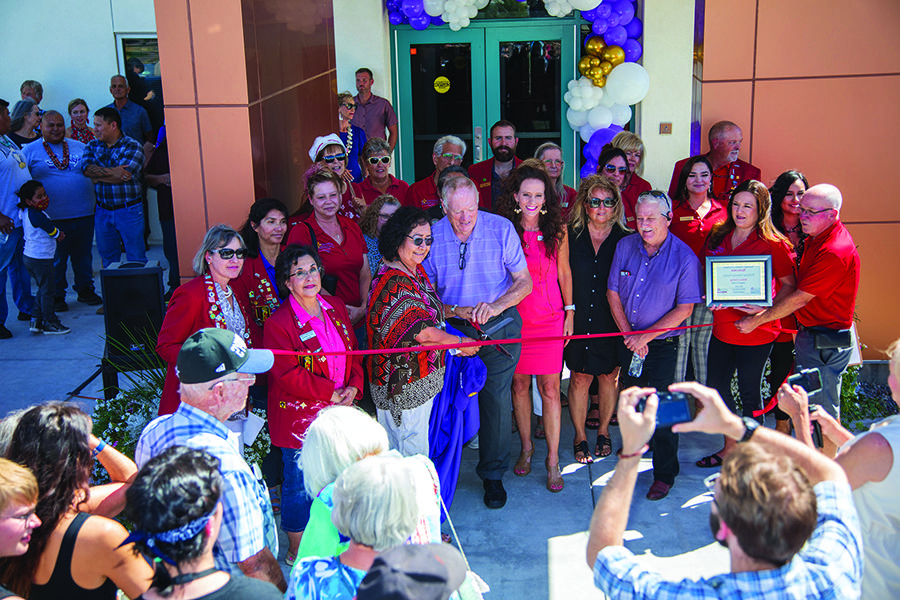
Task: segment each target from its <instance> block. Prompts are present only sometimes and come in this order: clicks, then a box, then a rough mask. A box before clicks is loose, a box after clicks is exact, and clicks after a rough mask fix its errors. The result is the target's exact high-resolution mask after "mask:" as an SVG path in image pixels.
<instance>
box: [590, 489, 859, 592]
mask: <svg viewBox="0 0 900 600" xmlns="http://www.w3.org/2000/svg"><path fill="white" fill-rule="evenodd" d="M814 489H815V492H816V502H817V504H818V512H819V521H818V525H817V526H816V529H815V531H814V532H813V534H812V537H810V539H809V541H808V542H807V544H806V545H805V546H804V547H803V549H802V550H801V551H800V552H799V553H798V554H797V555H796V556H794V558H793V559H792V560H791V562H789V563H788V564H786V565H784V566H783V567H781V568H778V569H769V570H766V571H748V572H743V573H728V574H725V575H716V576H715V577H710V578H709V579H700V580H699V581H694V580H691V579H682V580H681V581H668V580H666V579H664V578H663V577H661V576H660V575H659V574H657V573H654V572H652V571H648V570H647V569H646V568H645V567H644V566H643V565H642V564H641V562H640V561H639V560H638V559H637V558H636V557H635V556H634V555H633V554H632V553H631V552H630V551H629V550H627V549H625V548H624V547H622V546H608V547H606V548H604V549H603V550H601V551H600V553H599V554H598V555H597V561H596V563H595V564H594V585H596V586H597V587H598V588H600V589H601V590H603V591H604V592H605V593H606V594H608V595H609V597H611V598H629V599H630V598H653V599H654V600H672V599H676V598H678V599H682V598H688V599H706V598H729V599H732V598H740V599H744V600H746V599H749V598H766V599H775V600H778V599H782V598H783V599H785V600H797V599H799V598H835V599H836V598H859V595H860V580H861V578H862V532H861V530H860V527H859V519H858V517H857V514H856V507H855V506H854V504H853V496H852V495H851V492H850V486H849V485H848V484H838V483H835V482H830V481H823V482H821V483H819V484H818V485H816V486H815V488H814Z"/></svg>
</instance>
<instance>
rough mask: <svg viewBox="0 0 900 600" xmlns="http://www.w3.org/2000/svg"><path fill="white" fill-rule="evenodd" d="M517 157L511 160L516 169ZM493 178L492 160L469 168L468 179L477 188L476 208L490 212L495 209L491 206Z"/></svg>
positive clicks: (517, 164) (518, 161)
mask: <svg viewBox="0 0 900 600" xmlns="http://www.w3.org/2000/svg"><path fill="white" fill-rule="evenodd" d="M520 162H522V161H521V160H519V157H518V156H517V157H515V158H514V159H513V167H514V168H515V167H518V166H519V163H520ZM493 177H494V159H493V158H489V159H487V160H483V161H481V162H479V163H475V164H474V165H472V166H471V167H469V179H471V180H472V181H474V182H475V185H476V186H477V187H478V206H479V207H480V208H483V209H485V210H489V211H491V212H496V208H495V207H492V206H491V180H492V179H493Z"/></svg>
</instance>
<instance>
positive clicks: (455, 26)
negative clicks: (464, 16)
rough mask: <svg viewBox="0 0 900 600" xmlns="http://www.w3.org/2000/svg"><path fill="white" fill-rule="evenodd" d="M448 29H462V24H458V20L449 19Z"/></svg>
mask: <svg viewBox="0 0 900 600" xmlns="http://www.w3.org/2000/svg"><path fill="white" fill-rule="evenodd" d="M450 29H452V30H453V31H459V30H460V29H462V25H460V24H459V21H450Z"/></svg>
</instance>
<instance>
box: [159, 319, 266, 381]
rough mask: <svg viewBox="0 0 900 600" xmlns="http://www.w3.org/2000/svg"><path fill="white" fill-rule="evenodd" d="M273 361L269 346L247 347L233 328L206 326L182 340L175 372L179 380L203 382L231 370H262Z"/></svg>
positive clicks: (248, 371) (258, 371)
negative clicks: (265, 348)
mask: <svg viewBox="0 0 900 600" xmlns="http://www.w3.org/2000/svg"><path fill="white" fill-rule="evenodd" d="M274 362H275V355H274V354H272V351H271V350H258V349H256V350H253V349H250V348H247V344H245V343H244V340H243V339H242V338H241V336H239V335H238V334H236V333H234V332H233V331H229V330H227V329H218V328H215V327H208V328H206V329H201V330H200V331H198V332H197V333H195V334H193V335H191V337H189V338H188V339H187V340H185V342H184V344H182V346H181V350H180V351H179V352H178V360H177V361H176V363H175V373H176V375H178V379H179V380H180V381H181V382H182V383H206V382H207V381H212V380H213V379H218V378H219V377H222V376H224V375H230V374H231V373H265V372H266V371H268V370H269V369H271V368H272V364H274Z"/></svg>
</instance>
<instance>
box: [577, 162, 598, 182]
mask: <svg viewBox="0 0 900 600" xmlns="http://www.w3.org/2000/svg"><path fill="white" fill-rule="evenodd" d="M578 174H579V175H580V176H581V178H582V179H587V178H588V177H590V176H591V175H596V174H597V161H596V160H593V161H592V160H588V161H587V162H585V163H584V166H583V167H581V172H579V173H578Z"/></svg>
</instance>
